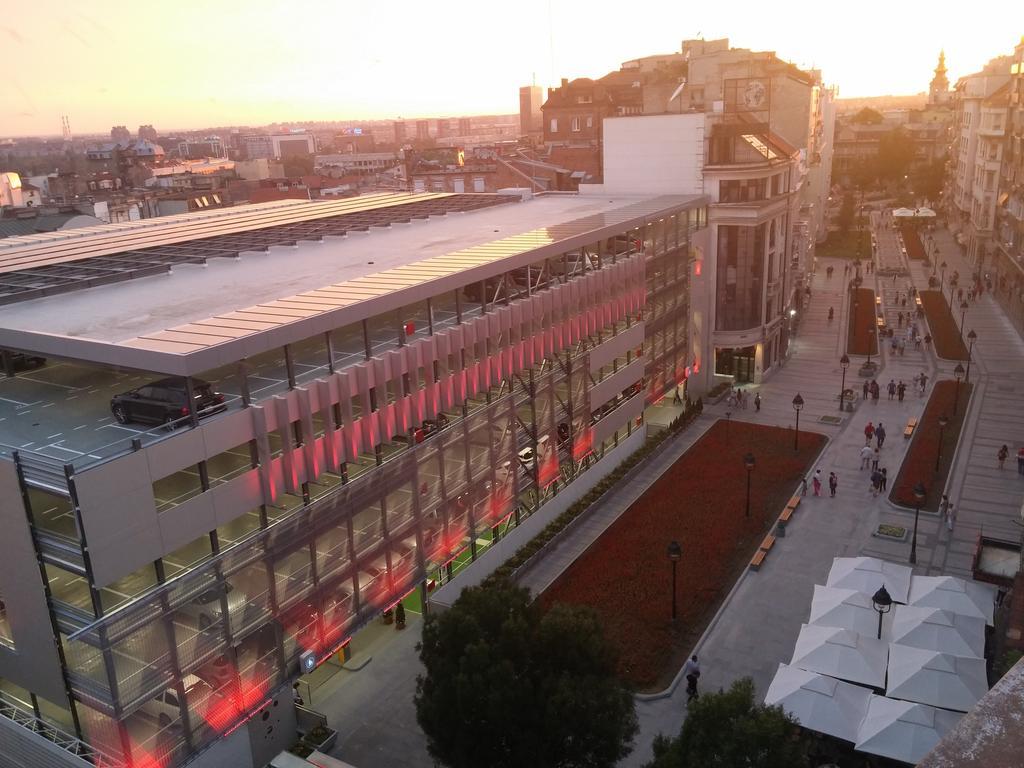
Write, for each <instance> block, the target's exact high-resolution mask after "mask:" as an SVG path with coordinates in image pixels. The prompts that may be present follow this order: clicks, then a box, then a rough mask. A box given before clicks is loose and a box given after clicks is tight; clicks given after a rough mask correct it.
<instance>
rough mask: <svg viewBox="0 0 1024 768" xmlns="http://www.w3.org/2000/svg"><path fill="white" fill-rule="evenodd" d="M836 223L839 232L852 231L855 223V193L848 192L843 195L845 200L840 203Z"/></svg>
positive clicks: (842, 233)
mask: <svg viewBox="0 0 1024 768" xmlns="http://www.w3.org/2000/svg"><path fill="white" fill-rule="evenodd" d="M836 224H837V225H838V227H839V234H841V235H845V234H846V233H847V232H849V231H850V226H851V225H852V224H853V194H852V193H850V192H847V193H846V194H845V195H843V202H842V203H841V204H840V205H839V215H838V216H837V217H836Z"/></svg>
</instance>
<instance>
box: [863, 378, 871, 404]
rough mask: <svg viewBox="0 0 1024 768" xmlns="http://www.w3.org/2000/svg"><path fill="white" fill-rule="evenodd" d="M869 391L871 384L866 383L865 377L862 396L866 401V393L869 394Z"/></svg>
mask: <svg viewBox="0 0 1024 768" xmlns="http://www.w3.org/2000/svg"><path fill="white" fill-rule="evenodd" d="M870 392H871V385H870V384H869V383H868V381H867V379H865V380H864V397H863V400H864V401H867V399H868V394H870Z"/></svg>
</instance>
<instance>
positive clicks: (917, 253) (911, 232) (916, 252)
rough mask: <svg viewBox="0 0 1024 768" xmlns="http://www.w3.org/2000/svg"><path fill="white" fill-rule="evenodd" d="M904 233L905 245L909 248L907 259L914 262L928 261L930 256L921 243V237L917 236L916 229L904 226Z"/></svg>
mask: <svg viewBox="0 0 1024 768" xmlns="http://www.w3.org/2000/svg"><path fill="white" fill-rule="evenodd" d="M902 232H903V245H905V246H906V247H907V257H908V258H911V259H913V260H914V261H927V260H928V254H927V253H925V250H924V244H923V243H922V242H921V237H920V235H918V234H917V230H916V229H915V228H914V227H911V226H906V225H904V227H903V228H902Z"/></svg>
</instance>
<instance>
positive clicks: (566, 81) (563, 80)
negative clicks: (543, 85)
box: [562, 77, 569, 88]
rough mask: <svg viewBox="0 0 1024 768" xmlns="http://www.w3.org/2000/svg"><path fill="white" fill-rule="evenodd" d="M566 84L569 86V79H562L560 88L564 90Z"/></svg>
mask: <svg viewBox="0 0 1024 768" xmlns="http://www.w3.org/2000/svg"><path fill="white" fill-rule="evenodd" d="M568 84H569V78H568V77H563V78H562V87H563V88H565V87H566V86H567V85H568Z"/></svg>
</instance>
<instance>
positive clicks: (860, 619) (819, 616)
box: [807, 584, 878, 637]
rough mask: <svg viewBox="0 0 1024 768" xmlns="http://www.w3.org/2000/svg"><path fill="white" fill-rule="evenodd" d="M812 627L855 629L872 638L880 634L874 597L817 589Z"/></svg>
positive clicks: (812, 603)
mask: <svg viewBox="0 0 1024 768" xmlns="http://www.w3.org/2000/svg"><path fill="white" fill-rule="evenodd" d="M807 623H808V624H814V625H816V626H819V627H840V628H841V629H852V630H853V631H854V632H859V633H860V634H862V635H867V636H868V637H876V636H877V635H878V614H877V613H876V612H875V609H874V608H873V607H872V605H871V598H870V597H868V596H867V595H865V594H864V593H863V592H858V591H857V590H855V589H840V588H838V587H823V586H821V585H820V584H816V585H815V586H814V599H813V600H811V618H810V619H808V622H807Z"/></svg>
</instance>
